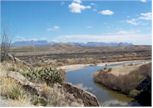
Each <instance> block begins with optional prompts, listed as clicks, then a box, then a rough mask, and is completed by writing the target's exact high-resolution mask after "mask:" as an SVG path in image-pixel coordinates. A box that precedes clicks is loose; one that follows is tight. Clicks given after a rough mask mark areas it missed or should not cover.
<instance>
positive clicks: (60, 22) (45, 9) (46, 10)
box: [1, 0, 152, 45]
mask: <svg viewBox="0 0 153 108" xmlns="http://www.w3.org/2000/svg"><path fill="white" fill-rule="evenodd" d="M151 21H152V12H151V0H101V1H98V0H71V1H70V0H69V1H64V0H63V1H62V0H59V1H4V0H3V1H2V2H1V28H2V30H1V32H3V31H4V30H5V31H8V32H9V33H11V36H12V40H13V41H23V40H47V41H49V42H52V41H54V42H129V43H133V44H138V45H151V44H152V43H151V35H152V31H151V29H152V28H151V26H152V25H151Z"/></svg>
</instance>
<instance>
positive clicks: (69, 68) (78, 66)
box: [57, 60, 147, 72]
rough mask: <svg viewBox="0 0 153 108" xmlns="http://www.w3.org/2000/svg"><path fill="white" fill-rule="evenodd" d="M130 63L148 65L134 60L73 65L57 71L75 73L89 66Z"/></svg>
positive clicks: (60, 67) (62, 67)
mask: <svg viewBox="0 0 153 108" xmlns="http://www.w3.org/2000/svg"><path fill="white" fill-rule="evenodd" d="M128 62H133V63H135V62H139V63H140V62H141V63H142V64H143V63H146V62H147V61H146V60H132V61H121V62H106V63H98V64H73V65H65V66H59V67H57V69H62V70H64V71H66V72H69V71H74V70H78V69H82V68H85V67H88V66H94V65H96V66H105V65H106V64H107V65H115V64H123V63H128Z"/></svg>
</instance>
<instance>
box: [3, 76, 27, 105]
mask: <svg viewBox="0 0 153 108" xmlns="http://www.w3.org/2000/svg"><path fill="white" fill-rule="evenodd" d="M0 90H1V96H3V97H6V98H7V99H8V100H11V101H10V104H14V105H15V103H20V104H26V103H29V99H28V95H27V94H26V92H25V91H24V90H23V89H22V87H21V85H19V84H18V83H17V82H16V81H15V80H13V79H11V78H7V77H0Z"/></svg>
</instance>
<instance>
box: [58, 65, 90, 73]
mask: <svg viewBox="0 0 153 108" xmlns="http://www.w3.org/2000/svg"><path fill="white" fill-rule="evenodd" d="M90 65H91V64H74V65H66V66H60V67H58V68H57V69H62V70H65V71H73V70H78V69H82V68H85V67H87V66H90Z"/></svg>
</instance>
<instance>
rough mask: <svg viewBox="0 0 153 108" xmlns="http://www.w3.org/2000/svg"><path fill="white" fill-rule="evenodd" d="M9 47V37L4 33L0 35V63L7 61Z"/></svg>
mask: <svg viewBox="0 0 153 108" xmlns="http://www.w3.org/2000/svg"><path fill="white" fill-rule="evenodd" d="M10 47H11V40H10V37H9V35H8V34H7V33H6V31H4V32H3V33H2V34H1V58H0V59H1V62H3V61H5V60H7V59H8V54H9V51H10Z"/></svg>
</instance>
